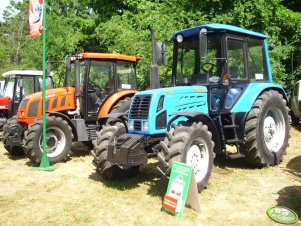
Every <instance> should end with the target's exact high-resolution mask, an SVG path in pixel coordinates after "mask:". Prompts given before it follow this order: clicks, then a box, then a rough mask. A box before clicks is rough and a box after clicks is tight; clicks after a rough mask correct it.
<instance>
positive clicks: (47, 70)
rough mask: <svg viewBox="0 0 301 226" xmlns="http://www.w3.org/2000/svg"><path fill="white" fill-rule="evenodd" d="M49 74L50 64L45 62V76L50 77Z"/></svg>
mask: <svg viewBox="0 0 301 226" xmlns="http://www.w3.org/2000/svg"><path fill="white" fill-rule="evenodd" d="M50 73H51V63H50V62H47V64H46V76H50Z"/></svg>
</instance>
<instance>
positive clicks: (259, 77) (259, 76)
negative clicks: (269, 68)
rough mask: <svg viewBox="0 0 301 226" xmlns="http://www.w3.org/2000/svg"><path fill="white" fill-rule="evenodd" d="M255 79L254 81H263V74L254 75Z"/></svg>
mask: <svg viewBox="0 0 301 226" xmlns="http://www.w3.org/2000/svg"><path fill="white" fill-rule="evenodd" d="M255 79H256V80H262V79H263V74H255Z"/></svg>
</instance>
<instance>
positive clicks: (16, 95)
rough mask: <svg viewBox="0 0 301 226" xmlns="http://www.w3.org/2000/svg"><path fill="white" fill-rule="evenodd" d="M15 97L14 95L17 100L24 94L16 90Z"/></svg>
mask: <svg viewBox="0 0 301 226" xmlns="http://www.w3.org/2000/svg"><path fill="white" fill-rule="evenodd" d="M15 97H16V99H18V100H22V99H23V97H24V95H22V96H21V92H16V94H15Z"/></svg>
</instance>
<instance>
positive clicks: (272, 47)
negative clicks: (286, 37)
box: [269, 43, 275, 51]
mask: <svg viewBox="0 0 301 226" xmlns="http://www.w3.org/2000/svg"><path fill="white" fill-rule="evenodd" d="M274 48H275V44H274V43H271V44H270V45H269V50H270V51H272V50H273V49H274Z"/></svg>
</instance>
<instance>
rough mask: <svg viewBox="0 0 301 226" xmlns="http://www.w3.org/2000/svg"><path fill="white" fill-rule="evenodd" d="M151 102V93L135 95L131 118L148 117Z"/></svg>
mask: <svg viewBox="0 0 301 226" xmlns="http://www.w3.org/2000/svg"><path fill="white" fill-rule="evenodd" d="M150 102H151V95H141V96H135V98H134V100H133V103H132V107H131V112H130V118H137V119H147V118H148V112H149V106H150Z"/></svg>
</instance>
